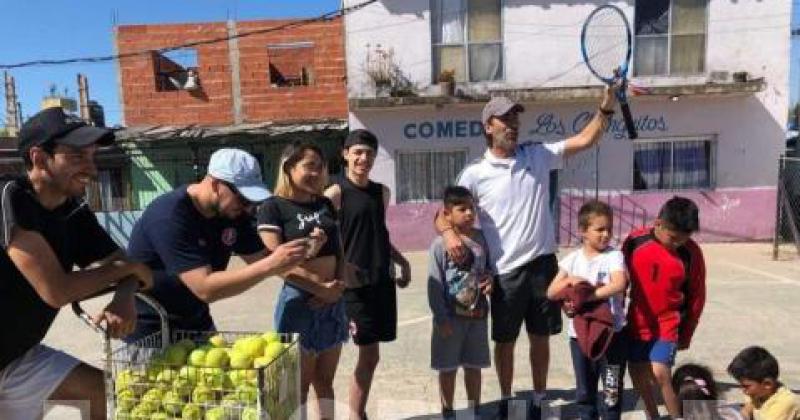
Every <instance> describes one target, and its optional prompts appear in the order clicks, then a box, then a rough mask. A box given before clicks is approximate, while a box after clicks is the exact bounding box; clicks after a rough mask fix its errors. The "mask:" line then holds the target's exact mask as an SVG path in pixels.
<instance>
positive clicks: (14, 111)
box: [4, 72, 22, 136]
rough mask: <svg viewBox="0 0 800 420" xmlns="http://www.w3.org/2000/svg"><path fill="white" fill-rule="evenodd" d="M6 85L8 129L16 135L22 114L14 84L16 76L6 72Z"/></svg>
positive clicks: (11, 133)
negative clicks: (19, 111) (20, 113)
mask: <svg viewBox="0 0 800 420" xmlns="http://www.w3.org/2000/svg"><path fill="white" fill-rule="evenodd" d="M4 76H5V87H6V129H7V130H8V134H9V135H11V136H16V135H17V132H18V131H19V128H20V125H21V124H20V123H21V120H22V116H21V115H19V113H18V102H17V90H16V88H15V86H14V76H11V75H10V74H8V72H4Z"/></svg>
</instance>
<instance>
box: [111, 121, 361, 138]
mask: <svg viewBox="0 0 800 420" xmlns="http://www.w3.org/2000/svg"><path fill="white" fill-rule="evenodd" d="M346 128H347V121H346V120H325V121H319V120H317V121H308V122H296V123H292V124H286V123H274V122H262V123H247V124H236V125H228V126H219V127H208V126H198V125H182V126H146V127H128V128H123V129H119V130H116V133H115V134H116V136H117V140H120V141H154V140H169V139H198V138H218V137H226V136H231V135H266V136H278V135H283V134H291V133H303V132H314V131H323V130H344V129H346Z"/></svg>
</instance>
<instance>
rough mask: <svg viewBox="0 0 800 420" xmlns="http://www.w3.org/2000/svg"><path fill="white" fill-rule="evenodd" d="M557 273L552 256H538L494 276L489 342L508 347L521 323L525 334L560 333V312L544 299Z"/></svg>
mask: <svg viewBox="0 0 800 420" xmlns="http://www.w3.org/2000/svg"><path fill="white" fill-rule="evenodd" d="M557 273H558V261H557V260H556V256H555V255H553V254H547V255H542V256H540V257H537V258H536V259H534V260H533V261H531V262H529V263H526V264H525V265H523V266H521V267H517V268H515V269H514V270H512V271H511V272H510V273H507V274H503V275H501V276H498V277H497V278H496V279H495V282H494V289H493V290H492V340H494V341H496V342H500V343H508V342H512V341H514V340H516V339H517V337H518V336H519V330H520V328H521V327H522V321H523V320H524V321H525V328H526V330H527V331H528V334H533V335H540V336H546V335H556V334H558V333H560V332H561V311H560V310H559V307H558V304H556V303H555V302H552V301H550V300H548V299H547V288H548V286H550V283H551V282H552V281H553V278H554V277H555V276H556V274H557Z"/></svg>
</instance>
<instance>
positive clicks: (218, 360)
mask: <svg viewBox="0 0 800 420" xmlns="http://www.w3.org/2000/svg"><path fill="white" fill-rule="evenodd" d="M229 360H230V359H229V358H228V352H226V351H225V349H222V348H213V349H211V350H209V351H208V353H207V354H206V364H205V366H206V367H211V368H224V367H227V366H228V362H229Z"/></svg>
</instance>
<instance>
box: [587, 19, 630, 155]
mask: <svg viewBox="0 0 800 420" xmlns="http://www.w3.org/2000/svg"><path fill="white" fill-rule="evenodd" d="M581 53H582V54H583V61H584V62H585V63H586V67H588V68H589V71H591V72H592V74H594V75H595V76H597V78H598V79H600V80H601V81H603V83H606V84H608V85H611V84H614V83H617V82H619V84H620V86H619V89H617V102H619V106H620V109H622V117H623V119H624V120H625V128H626V129H627V130H628V138H629V139H631V140H633V139H635V138H636V137H638V133H637V132H636V126H635V125H634V124H633V117H632V116H631V109H630V107H629V106H628V97H627V95H626V90H627V88H628V79H627V76H628V64H629V63H630V61H631V27H630V25H629V24H628V19H626V18H625V14H623V13H622V10H620V8H619V7H616V6H612V5H605V6H600V7H598V8H597V9H594V11H592V13H591V14H590V15H589V17H588V18H586V22H584V24H583V30H582V31H581Z"/></svg>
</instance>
